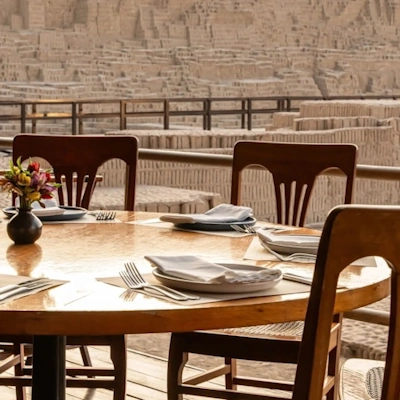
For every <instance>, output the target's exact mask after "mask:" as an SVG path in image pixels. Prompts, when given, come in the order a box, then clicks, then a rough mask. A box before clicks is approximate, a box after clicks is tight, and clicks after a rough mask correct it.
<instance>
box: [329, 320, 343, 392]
mask: <svg viewBox="0 0 400 400" xmlns="http://www.w3.org/2000/svg"><path fill="white" fill-rule="evenodd" d="M333 321H334V322H340V329H339V330H338V332H336V335H337V336H336V347H335V348H334V349H332V350H331V351H330V353H329V354H328V367H327V372H328V375H329V376H335V377H336V376H339V369H340V368H339V364H340V347H341V340H342V323H343V315H342V314H340V315H334V317H333ZM338 396H339V384H338V383H336V380H335V384H334V385H333V388H332V389H331V390H330V391H329V392H328V393H327V394H326V400H337V399H338Z"/></svg>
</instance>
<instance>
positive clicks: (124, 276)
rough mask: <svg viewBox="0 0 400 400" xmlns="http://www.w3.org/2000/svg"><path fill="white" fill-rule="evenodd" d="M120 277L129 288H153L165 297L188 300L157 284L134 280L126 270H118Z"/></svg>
mask: <svg viewBox="0 0 400 400" xmlns="http://www.w3.org/2000/svg"><path fill="white" fill-rule="evenodd" d="M119 275H120V277H121V278H122V280H123V281H124V282H125V284H126V285H127V286H128V288H129V289H144V290H146V289H151V290H154V291H155V292H158V293H159V294H162V295H163V296H165V297H168V298H170V299H173V300H177V301H187V300H189V299H188V298H187V297H182V296H176V295H174V294H173V293H171V292H167V291H166V290H164V289H162V288H161V287H158V286H153V285H150V284H148V283H141V282H138V281H136V280H134V279H133V278H132V277H131V276H130V275H129V274H128V273H127V272H126V271H120V272H119Z"/></svg>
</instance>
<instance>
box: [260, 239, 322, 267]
mask: <svg viewBox="0 0 400 400" xmlns="http://www.w3.org/2000/svg"><path fill="white" fill-rule="evenodd" d="M260 243H261V246H262V247H264V249H266V250H268V251H269V252H270V253H271V254H273V255H274V256H275V257H276V258H277V259H279V260H280V261H293V262H296V261H297V262H304V263H307V262H308V263H310V262H313V261H315V260H316V259H317V256H316V255H315V254H308V253H292V254H289V255H287V256H284V255H282V254H280V253H277V252H276V251H274V250H272V249H271V248H270V247H268V246H267V245H266V244H265V243H264V242H263V241H262V240H260Z"/></svg>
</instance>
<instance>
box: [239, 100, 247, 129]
mask: <svg viewBox="0 0 400 400" xmlns="http://www.w3.org/2000/svg"><path fill="white" fill-rule="evenodd" d="M245 112H246V100H242V115H241V125H240V126H241V128H242V129H244V127H245V126H246V114H245Z"/></svg>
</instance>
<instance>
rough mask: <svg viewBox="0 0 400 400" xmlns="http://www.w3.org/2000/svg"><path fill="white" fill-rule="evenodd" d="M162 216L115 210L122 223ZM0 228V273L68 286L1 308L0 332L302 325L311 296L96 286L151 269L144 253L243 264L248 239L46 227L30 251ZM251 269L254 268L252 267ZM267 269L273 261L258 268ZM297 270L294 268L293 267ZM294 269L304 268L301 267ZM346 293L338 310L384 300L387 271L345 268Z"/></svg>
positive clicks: (122, 226)
mask: <svg viewBox="0 0 400 400" xmlns="http://www.w3.org/2000/svg"><path fill="white" fill-rule="evenodd" d="M158 215H159V214H154V213H144V212H118V214H117V218H118V219H120V220H121V221H123V222H128V221H135V220H143V219H149V218H154V217H156V216H158ZM6 225H7V222H6V221H3V223H1V224H0V238H1V243H2V245H3V246H2V247H3V251H2V252H1V253H0V273H3V274H16V275H26V276H33V277H38V276H46V277H50V278H57V279H65V280H68V281H69V282H68V283H67V284H65V285H62V286H59V287H56V288H53V289H50V290H46V291H43V292H40V293H37V294H34V295H30V296H27V297H24V298H21V299H18V300H14V301H9V302H7V303H5V304H1V305H0V333H1V334H32V335H96V334H101V335H118V334H129V333H146V332H173V331H175V332H176V331H191V330H195V329H216V328H227V327H234V326H249V325H259V324H266V323H274V322H286V321H294V320H301V319H304V316H305V311H306V305H307V299H308V293H299V294H288V295H282V296H269V297H256V298H250V299H242V300H233V301H225V302H215V303H207V304H201V305H196V306H185V305H181V304H175V303H171V302H167V301H163V300H160V299H157V298H153V297H149V296H146V295H145V294H141V293H138V294H136V295H135V296H134V298H133V299H132V300H131V301H127V300H124V298H123V297H121V294H122V293H123V292H124V289H122V288H119V287H115V286H111V285H107V284H105V283H102V282H99V281H96V280H95V278H96V277H106V276H118V271H120V270H122V269H123V265H124V263H125V262H127V261H134V262H135V263H136V265H137V266H138V267H139V269H140V270H141V271H142V272H149V271H150V270H151V267H150V264H149V263H148V262H147V261H146V260H145V259H144V258H143V257H144V256H145V255H151V254H153V255H160V254H163V255H176V254H181V255H183V254H191V255H197V256H199V257H202V258H204V259H207V260H209V261H212V262H238V261H239V262H243V259H242V258H243V255H244V253H245V251H246V249H247V247H248V245H249V244H250V242H251V240H252V237H250V236H247V237H241V238H238V237H236V238H232V237H220V236H214V235H205V234H196V233H192V232H182V231H174V230H170V229H161V228H160V229H158V228H154V227H149V226H144V225H137V224H127V223H87V224H76V223H70V224H67V223H66V224H46V225H44V227H43V233H42V236H41V238H40V239H39V241H38V242H37V243H36V244H33V245H20V246H16V245H14V244H13V243H12V241H11V240H10V239H9V238H8V236H7V233H6ZM249 263H250V264H253V263H256V262H249ZM256 264H258V265H267V266H272V265H274V263H272V262H257V263H256ZM293 265H295V264H293ZM296 265H297V266H296V268H299V269H309V268H311V267H310V266H307V265H305V264H296ZM344 274H345V279H346V283H347V285H348V289H345V290H341V291H339V292H338V295H337V301H336V312H337V313H339V312H344V311H348V310H351V309H354V308H358V307H361V306H364V305H367V304H370V303H373V302H375V301H378V300H380V299H382V298H384V297H386V296H387V295H388V294H389V275H390V271H389V268H387V267H385V266H384V265H382V266H378V267H365V268H362V267H348V268H347V269H346V270H345V271H344Z"/></svg>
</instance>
